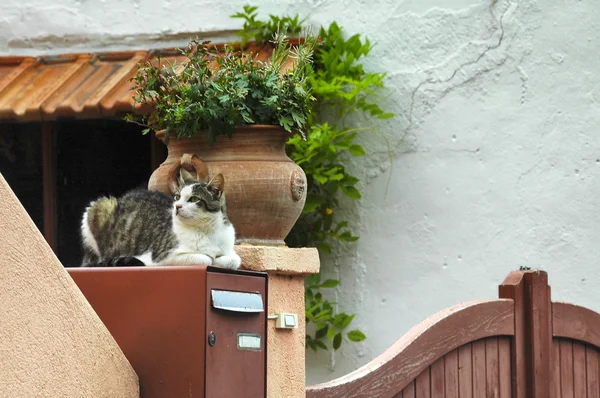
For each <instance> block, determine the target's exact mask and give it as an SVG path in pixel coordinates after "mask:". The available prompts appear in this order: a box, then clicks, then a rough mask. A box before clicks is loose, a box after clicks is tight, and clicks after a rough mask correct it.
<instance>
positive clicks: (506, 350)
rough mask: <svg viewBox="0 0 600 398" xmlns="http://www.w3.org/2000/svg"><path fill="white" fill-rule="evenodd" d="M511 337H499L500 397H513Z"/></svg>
mask: <svg viewBox="0 0 600 398" xmlns="http://www.w3.org/2000/svg"><path fill="white" fill-rule="evenodd" d="M510 344H511V342H510V338H508V337H500V338H499V339H498V368H499V372H500V398H511V397H512V391H511V370H510V362H511V361H510Z"/></svg>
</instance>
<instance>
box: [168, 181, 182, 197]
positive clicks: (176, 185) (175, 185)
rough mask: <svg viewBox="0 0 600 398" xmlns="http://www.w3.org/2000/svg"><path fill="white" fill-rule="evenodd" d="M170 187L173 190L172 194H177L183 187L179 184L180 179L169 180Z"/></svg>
mask: <svg viewBox="0 0 600 398" xmlns="http://www.w3.org/2000/svg"><path fill="white" fill-rule="evenodd" d="M169 189H170V190H171V195H172V196H175V195H177V194H178V193H179V191H181V187H180V186H179V181H178V180H171V181H169Z"/></svg>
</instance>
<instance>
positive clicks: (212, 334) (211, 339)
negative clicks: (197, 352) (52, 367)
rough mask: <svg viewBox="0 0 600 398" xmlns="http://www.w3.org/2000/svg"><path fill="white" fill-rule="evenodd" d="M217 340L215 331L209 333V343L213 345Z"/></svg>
mask: <svg viewBox="0 0 600 398" xmlns="http://www.w3.org/2000/svg"><path fill="white" fill-rule="evenodd" d="M216 342H217V335H216V334H215V332H210V333H209V334H208V344H209V345H210V346H211V347H212V346H214V345H215V343H216Z"/></svg>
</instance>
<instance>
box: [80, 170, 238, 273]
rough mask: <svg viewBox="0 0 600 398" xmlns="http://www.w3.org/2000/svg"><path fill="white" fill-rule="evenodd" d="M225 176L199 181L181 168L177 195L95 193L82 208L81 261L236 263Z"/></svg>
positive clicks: (91, 263) (104, 263)
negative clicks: (95, 196)
mask: <svg viewBox="0 0 600 398" xmlns="http://www.w3.org/2000/svg"><path fill="white" fill-rule="evenodd" d="M224 186H225V180H224V178H223V175H221V174H218V175H217V176H215V177H214V178H213V179H212V180H210V181H209V182H202V181H200V182H199V181H197V180H195V179H194V178H193V176H192V175H191V174H190V173H189V172H187V171H186V170H184V169H181V171H180V173H179V178H178V181H177V182H173V183H172V186H171V190H172V192H175V196H174V198H173V199H171V198H170V197H169V196H167V195H165V194H163V193H161V192H158V191H151V190H134V191H131V192H128V193H126V194H125V195H123V196H122V197H120V198H114V197H108V198H106V197H105V198H101V199H98V200H96V201H94V202H92V203H91V204H90V206H89V207H88V208H87V209H86V210H85V212H84V214H83V220H82V223H81V235H82V241H83V250H84V258H83V263H82V266H84V267H94V266H124V265H130V266H131V265H138V266H141V265H184V264H202V265H216V266H220V267H225V268H232V269H237V268H238V267H239V266H240V263H241V260H240V257H239V256H238V255H237V254H236V252H235V250H234V244H235V230H234V227H233V225H232V224H231V222H230V221H229V219H228V218H227V212H226V203H225V195H224V194H223V188H224Z"/></svg>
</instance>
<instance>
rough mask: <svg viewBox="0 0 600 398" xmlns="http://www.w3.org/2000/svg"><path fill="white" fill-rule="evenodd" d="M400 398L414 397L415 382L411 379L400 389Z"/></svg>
mask: <svg viewBox="0 0 600 398" xmlns="http://www.w3.org/2000/svg"><path fill="white" fill-rule="evenodd" d="M402 398H415V382H414V381H413V382H412V383H410V384H409V385H407V386H406V387H405V388H404V390H402Z"/></svg>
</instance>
